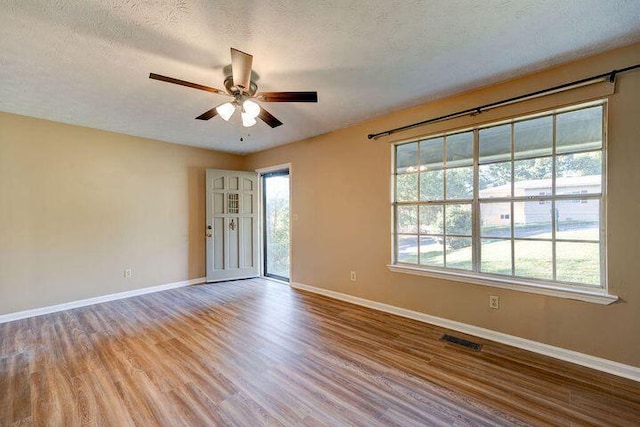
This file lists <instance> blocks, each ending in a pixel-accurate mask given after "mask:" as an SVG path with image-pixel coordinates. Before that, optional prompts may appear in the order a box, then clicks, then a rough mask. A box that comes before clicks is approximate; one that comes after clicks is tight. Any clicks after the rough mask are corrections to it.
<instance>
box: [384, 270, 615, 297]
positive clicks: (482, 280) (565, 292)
mask: <svg viewBox="0 0 640 427" xmlns="http://www.w3.org/2000/svg"><path fill="white" fill-rule="evenodd" d="M387 267H388V268H389V270H391V271H392V272H394V273H406V274H413V275H416V276H427V277H435V278H438V279H445V280H453V281H456V282H465V283H473V284H475V285H483V286H491V287H494V288H501V289H509V290H512V291H520V292H528V293H532V294H541V295H549V296H553V297H559V298H567V299H574V300H579V301H585V302H590V303H595V304H603V305H609V304H611V303H613V302H616V301H617V300H618V297H617V296H616V295H610V294H607V293H606V291H604V290H602V291H597V290H593V291H591V290H583V289H571V288H567V287H560V286H551V285H548V286H546V285H543V284H540V285H538V284H535V285H534V284H531V283H528V282H524V281H518V280H517V279H515V280H514V279H509V280H501V279H499V278H493V277H479V276H476V275H474V274H468V273H464V272H460V273H458V272H449V271H447V272H444V271H437V270H427V269H424V268H417V267H411V266H407V265H393V264H392V265H387Z"/></svg>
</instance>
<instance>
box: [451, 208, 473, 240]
mask: <svg viewBox="0 0 640 427" xmlns="http://www.w3.org/2000/svg"><path fill="white" fill-rule="evenodd" d="M445 218H446V219H445V233H446V234H460V235H465V236H470V235H471V205H470V204H466V205H447V207H446V208H445Z"/></svg>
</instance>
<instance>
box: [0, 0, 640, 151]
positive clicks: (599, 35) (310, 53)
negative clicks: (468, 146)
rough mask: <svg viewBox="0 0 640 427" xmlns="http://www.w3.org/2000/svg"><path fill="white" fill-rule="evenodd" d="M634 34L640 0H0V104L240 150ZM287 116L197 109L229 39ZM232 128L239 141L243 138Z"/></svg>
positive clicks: (639, 26) (217, 76)
mask: <svg viewBox="0 0 640 427" xmlns="http://www.w3.org/2000/svg"><path fill="white" fill-rule="evenodd" d="M638 40H640V0H617V1H602V0H573V1H566V0H565V1H562V0H528V1H524V0H511V1H510V0H484V1H475V0H466V1H464V0H448V1H446V2H445V1H437V0H315V1H312V0H308V1H307V0H305V1H294V0H290V1H286V0H268V1H267V0H265V1H257V0H253V1H251V0H235V1H210V0H200V1H188V0H152V1H141V0H82V1H78V0H41V1H33V0H0V110H1V111H8V112H12V113H17V114H24V115H28V116H34V117H41V118H45V119H49V120H55V121H60V122H65V123H72V124H77V125H82V126H88V127H93V128H98V129H106V130H111V131H116V132H122V133H126V134H131V135H137V136H142V137H148V138H154V139H159V140H163V141H169V142H174V143H179V144H187V145H194V146H200V147H206V148H212V149H216V150H223V151H229V152H235V153H248V152H255V151H259V150H263V149H265V148H268V147H271V146H275V145H280V144H285V143H288V142H292V141H296V140H299V139H303V138H306V137H310V136H313V135H318V134H322V133H325V132H329V131H332V130H335V129H339V128H341V127H344V126H346V125H349V124H353V123H357V122H361V121H363V120H366V119H370V118H373V117H376V116H379V115H382V114H385V113H388V112H390V111H394V110H398V109H401V108H404V107H409V106H413V105H417V104H420V103H423V102H425V101H428V100H431V99H434V98H437V97H442V96H445V95H449V94H452V93H455V92H459V91H462V90H466V89H470V88H472V87H475V86H478V85H485V84H488V83H492V82H495V81H499V80H502V79H505V78H511V77H514V76H516V75H521V74H524V73H528V72H531V71H535V70H538V69H542V68H545V67H548V66H550V65H554V64H558V63H561V62H565V61H568V60H572V59H576V58H579V57H581V56H585V55H588V54H592V53H596V52H599V51H603V50H606V49H609V48H611V47H615V46H619V45H624V44H628V43H631V42H634V41H638ZM230 47H235V48H238V49H240V50H243V51H245V52H249V53H251V54H253V55H254V62H253V65H254V70H255V71H256V72H257V73H258V74H259V75H260V80H259V81H258V85H259V89H260V90H262V91H297V90H317V91H318V94H319V95H318V96H319V101H320V102H319V103H318V104H282V103H271V104H266V106H267V108H268V110H269V111H270V112H271V113H272V114H273V115H275V116H276V117H278V118H279V119H280V120H282V121H283V122H284V126H281V127H279V128H276V129H270V128H269V127H267V125H265V124H264V123H262V122H259V123H258V124H257V125H256V126H254V127H252V128H250V129H249V130H248V133H249V135H247V130H244V129H243V128H242V127H241V126H240V124H239V123H238V122H236V123H226V122H223V121H222V120H221V119H220V118H219V117H216V118H213V119H212V120H210V121H208V122H203V121H199V120H194V118H195V117H196V116H198V115H199V114H201V113H202V112H204V111H206V110H208V109H210V108H211V107H213V106H214V105H216V104H218V103H220V101H221V97H220V96H219V95H215V94H211V93H207V92H202V91H198V90H194V89H189V88H186V87H181V86H176V85H171V84H167V83H162V82H157V81H152V80H149V79H148V75H149V72H155V73H158V74H164V75H168V76H172V77H177V78H180V79H184V80H189V81H192V82H197V83H201V84H205V85H209V86H214V87H219V88H222V87H223V84H222V80H223V72H222V69H223V67H224V66H226V65H228V63H229V62H230V58H229V48H230ZM240 136H244V137H245V142H244V143H240V142H239V138H240Z"/></svg>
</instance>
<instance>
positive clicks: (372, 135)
mask: <svg viewBox="0 0 640 427" xmlns="http://www.w3.org/2000/svg"><path fill="white" fill-rule="evenodd" d="M637 68H640V64H636V65H632V66H630V67H625V68H620V69H619V70H612V71H610V72H608V73H603V74H598V75H596V76H591V77H587V78H584V79H580V80H576V81H573V82H570V83H564V84H561V85H558V86H553V87H550V88H547V89H542V90H538V91H535V92H530V93H527V94H524V95H519V96H514V97H513V98H508V99H504V100H502V101H497V102H492V103H490V104H485V105H481V106H479V107H475V108H469V109H467V110H462V111H458V112H455V113H451V114H447V115H444V116H440V117H435V118H433V119H427V120H423V121H421V122H417V123H413V124H410V125H406V126H401V127H398V128H394V129H389V130H386V131H384V132H378V133H370V134H369V135H367V138H369V139H378V138H380V137H382V136H389V135H392V134H394V133H397V132H402V131H405V130H409V129H414V128H417V127H419V126H424V125H428V124H431V123H437V122H442V121H445V120H450V119H455V118H457V117H462V116H467V115H470V114H473V115H475V114H480V113H482V112H483V111H486V110H489V109H492V108H496V107H500V106H503V105H508V104H513V103H515V102H517V101H522V100H524V99H527V98H537V97H539V96H543V95H548V94H551V93H554V92H560V91H563V90H568V89H569V88H571V87H574V86H575V87H580V86H585V85H587V84H589V83H591V82H595V81H596V80H602V79H604V78H608V80H609V81H610V82H612V83H613V82H614V81H615V78H616V75H617V74H620V73H624V72H627V71H631V70H635V69H637Z"/></svg>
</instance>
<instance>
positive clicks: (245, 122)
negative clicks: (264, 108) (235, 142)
mask: <svg viewBox="0 0 640 427" xmlns="http://www.w3.org/2000/svg"><path fill="white" fill-rule="evenodd" d="M241 115H242V126H244V127H246V128H248V127H251V126H253V125H255V124H256V118H255V117H251V115H250V114H249V113H247V112H245V111H243V112H242V113H241Z"/></svg>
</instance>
